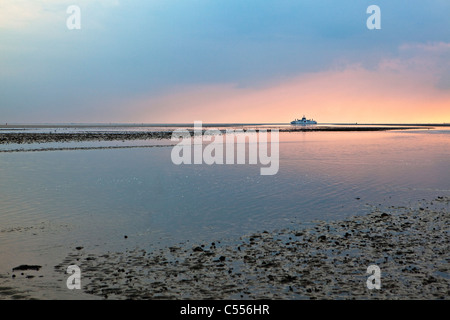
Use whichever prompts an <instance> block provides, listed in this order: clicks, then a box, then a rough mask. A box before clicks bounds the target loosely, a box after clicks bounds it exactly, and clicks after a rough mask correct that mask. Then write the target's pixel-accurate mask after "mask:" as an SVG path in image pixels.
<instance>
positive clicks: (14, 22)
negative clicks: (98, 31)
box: [0, 0, 119, 30]
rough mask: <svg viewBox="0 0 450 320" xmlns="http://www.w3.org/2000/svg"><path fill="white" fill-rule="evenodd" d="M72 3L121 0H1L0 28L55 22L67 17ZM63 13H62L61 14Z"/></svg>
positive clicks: (114, 3) (109, 4) (104, 3)
mask: <svg viewBox="0 0 450 320" xmlns="http://www.w3.org/2000/svg"><path fill="white" fill-rule="evenodd" d="M70 5H79V6H83V7H88V6H93V5H101V6H103V7H116V6H118V5H119V0H96V1H89V0H15V1H2V2H0V29H7V30H11V29H12V30H18V29H24V28H27V27H30V26H31V25H33V26H39V25H47V24H53V23H55V22H59V21H61V20H63V19H64V20H65V19H66V18H67V16H66V12H65V9H66V8H67V7H68V6H70ZM61 13H62V14H61Z"/></svg>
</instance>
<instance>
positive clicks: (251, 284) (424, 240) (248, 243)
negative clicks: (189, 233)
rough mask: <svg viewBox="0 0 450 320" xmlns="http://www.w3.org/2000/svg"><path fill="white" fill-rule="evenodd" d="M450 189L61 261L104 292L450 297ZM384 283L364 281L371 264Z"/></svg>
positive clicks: (121, 295) (98, 293)
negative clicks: (412, 203) (244, 231)
mask: <svg viewBox="0 0 450 320" xmlns="http://www.w3.org/2000/svg"><path fill="white" fill-rule="evenodd" d="M449 203H450V197H445V196H438V197H437V198H436V199H434V200H433V201H431V202H429V203H421V204H420V205H418V206H417V207H416V208H411V207H409V208H406V207H390V208H389V209H388V210H383V211H380V210H379V209H374V211H373V212H372V213H370V214H368V215H364V216H353V217H350V218H347V219H344V220H339V221H331V222H324V221H316V222H315V223H314V224H313V225H310V224H308V225H305V224H299V225H296V226H295V227H294V228H288V229H282V230H274V231H270V232H269V231H262V232H256V233H252V234H249V235H246V236H243V237H241V238H239V239H235V241H233V242H230V243H228V242H223V243H222V242H221V241H214V242H211V243H198V244H192V243H189V242H186V243H184V244H180V245H177V246H171V247H167V248H163V249H160V250H156V251H151V252H146V251H145V250H143V249H139V248H136V249H133V250H127V251H125V252H108V253H105V254H103V255H94V254H92V253H89V252H85V251H84V250H74V252H72V253H70V254H68V256H67V257H66V259H65V260H64V261H63V262H62V263H61V264H59V265H57V266H55V271H56V272H60V273H64V272H65V268H66V266H68V265H70V264H77V265H78V266H80V268H81V270H83V279H84V283H85V286H84V288H83V289H84V293H86V294H89V295H92V297H93V298H94V297H95V298H101V299H168V300H171V299H177V300H178V299H252V300H253V299H284V300H297V299H431V300H436V299H450V250H449V249H450V234H449V232H450V230H449V225H450V213H449V210H448V208H449ZM373 264H376V265H378V266H379V267H380V269H381V289H380V290H369V289H368V288H367V286H366V281H367V278H368V276H369V275H368V274H367V273H366V271H367V267H368V266H369V265H373Z"/></svg>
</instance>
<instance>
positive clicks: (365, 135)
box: [0, 129, 450, 274]
mask: <svg viewBox="0 0 450 320" xmlns="http://www.w3.org/2000/svg"><path fill="white" fill-rule="evenodd" d="M166 142H167V141H166ZM168 142H169V143H170V141H168ZM111 143H112V142H108V143H106V142H105V143H103V144H102V143H101V142H96V143H85V144H83V143H82V145H83V146H88V147H89V146H92V144H94V147H95V146H99V145H100V146H105V145H111ZM125 143H126V144H125ZM147 143H148V145H151V144H152V143H153V142H151V141H147ZM158 143H160V144H163V142H161V141H159V142H158ZM114 145H116V143H115V142H114ZM123 145H124V146H125V145H136V146H145V145H147V144H146V143H145V142H136V141H128V142H124V143H123ZM279 146H280V168H279V171H278V173H277V174H276V175H273V176H262V175H260V166H259V165H249V164H245V165H211V166H209V165H206V164H202V165H180V166H177V165H174V164H173V163H172V161H171V151H172V147H170V146H166V147H158V148H124V149H100V150H62V151H48V152H19V153H14V152H11V153H9V152H3V153H0V177H1V180H0V257H1V258H0V274H2V273H7V272H9V271H11V269H12V268H13V267H15V266H17V265H20V264H40V265H43V266H47V267H49V268H52V267H53V266H54V265H56V264H57V263H59V262H60V261H61V259H62V258H63V257H64V256H65V254H66V252H67V250H69V249H71V250H72V249H73V248H75V247H77V246H82V247H84V248H88V249H90V250H91V251H93V252H106V251H108V250H111V251H112V250H114V251H116V250H123V249H125V248H134V247H140V248H146V249H152V248H156V247H160V246H165V245H171V244H174V243H178V242H186V241H189V242H190V243H198V242H201V241H209V240H215V239H220V238H232V237H236V236H237V237H238V236H240V235H242V234H244V233H248V232H252V231H261V230H265V229H267V230H273V229H277V228H283V227H286V226H288V225H289V224H290V223H291V222H299V221H311V220H314V219H324V220H335V219H340V218H345V217H348V216H351V215H355V214H356V215H357V214H366V213H368V212H370V211H371V210H372V209H373V206H381V207H385V206H389V205H397V206H399V205H405V206H409V205H417V200H420V199H431V200H432V199H434V198H435V197H436V196H449V195H450V130H448V129H437V130H413V131H379V132H296V133H280V144H279ZM28 147H30V146H28ZM125 236H127V238H125Z"/></svg>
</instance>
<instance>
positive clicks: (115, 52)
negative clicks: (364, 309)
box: [0, 0, 450, 124]
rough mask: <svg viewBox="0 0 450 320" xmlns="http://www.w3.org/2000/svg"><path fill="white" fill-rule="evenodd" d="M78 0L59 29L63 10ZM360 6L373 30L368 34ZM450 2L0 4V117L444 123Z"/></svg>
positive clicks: (448, 100) (98, 0) (85, 0)
mask: <svg viewBox="0 0 450 320" xmlns="http://www.w3.org/2000/svg"><path fill="white" fill-rule="evenodd" d="M71 5H76V6H78V7H79V8H80V26H81V29H69V28H68V27H67V20H68V18H70V16H71V13H70V12H69V13H67V8H68V7H69V6H71ZM370 5H377V6H378V7H379V8H380V12H381V14H380V22H381V29H374V30H370V29H368V28H367V25H366V21H367V19H368V18H369V17H370V16H371V13H367V12H366V11H367V8H368V7H369V6H370ZM449 12H450V1H448V0H430V1H423V0H395V1H392V0H320V1H317V0H146V1H138V0H134V1H132V0H128V1H127V0H78V1H77V0H16V1H9V0H0V124H4V123H192V122H193V121H203V122H205V123H287V122H290V121H291V120H293V119H294V118H298V117H301V116H303V115H305V116H306V117H307V118H314V119H315V120H317V121H318V122H319V123H330V122H340V123H354V122H357V123H419V122H420V123H443V122H445V123H450V16H449Z"/></svg>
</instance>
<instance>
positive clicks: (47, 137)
mask: <svg viewBox="0 0 450 320" xmlns="http://www.w3.org/2000/svg"><path fill="white" fill-rule="evenodd" d="M424 128H428V129H432V127H403V126H402V127H394V126H392V127H377V126H364V127H363V126H361V127H359V126H358V127H340V126H338V127H331V126H330V127H327V126H317V127H316V126H301V127H291V128H276V127H275V128H243V129H242V130H243V131H248V130H255V131H256V132H257V131H259V130H268V131H270V130H273V129H277V130H278V131H279V132H313V131H387V130H410V129H424ZM186 130H187V131H189V132H190V134H191V135H192V133H193V131H192V129H186ZM204 132H205V130H203V133H204ZM221 132H222V133H225V132H226V130H221ZM171 137H172V131H145V132H139V131H137V132H133V131H121V132H107V131H105V132H98V131H92V132H64V133H58V132H38V133H36V132H4V133H0V144H8V143H17V144H22V143H48V142H72V141H77V142H80V141H117V140H122V141H125V140H148V139H170V138H171Z"/></svg>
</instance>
